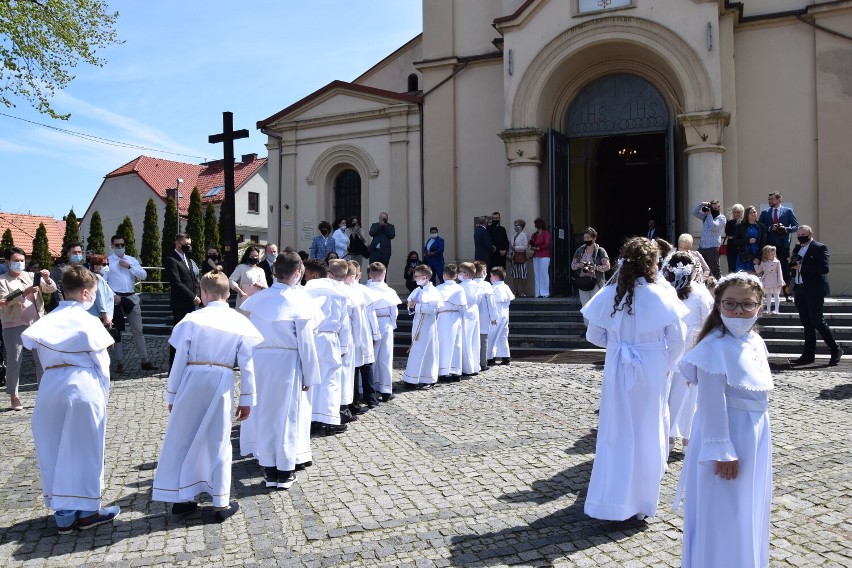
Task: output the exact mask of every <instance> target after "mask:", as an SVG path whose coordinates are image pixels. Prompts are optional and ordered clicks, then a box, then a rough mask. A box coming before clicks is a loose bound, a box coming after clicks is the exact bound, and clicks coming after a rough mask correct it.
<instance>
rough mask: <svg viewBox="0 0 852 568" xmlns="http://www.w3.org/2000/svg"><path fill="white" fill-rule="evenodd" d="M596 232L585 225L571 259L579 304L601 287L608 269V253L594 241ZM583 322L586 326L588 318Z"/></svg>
mask: <svg viewBox="0 0 852 568" xmlns="http://www.w3.org/2000/svg"><path fill="white" fill-rule="evenodd" d="M597 239H598V232H597V231H596V230H594V229H593V228H592V227H586V230H585V231H583V244H582V246H580V248H578V249H577V250H576V252H575V253H574V258H573V260H572V261H571V270H573V271H574V278H573V283H574V287H575V288H577V293H578V294H579V296H580V305H581V306H585V305H586V303H588V301H589V300H591V299H592V296H594V295H595V294H597V292H598V290H600V289H601V288H603V285H604V274H605V273H606V272H607V271H608V270H609V267H610V266H609V255H607V253H606V251H605V250H604V249H603V247H602V246H600V245H598V244H597V243H596V242H595V241H597ZM583 323H584V324H585V325H586V326H587V327H588V325H589V320H587V319H586V318H585V317H584V318H583ZM580 337H584V338H585V337H586V331H585V330H583V332H582V333H580Z"/></svg>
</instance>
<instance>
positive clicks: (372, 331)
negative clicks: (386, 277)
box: [344, 260, 381, 416]
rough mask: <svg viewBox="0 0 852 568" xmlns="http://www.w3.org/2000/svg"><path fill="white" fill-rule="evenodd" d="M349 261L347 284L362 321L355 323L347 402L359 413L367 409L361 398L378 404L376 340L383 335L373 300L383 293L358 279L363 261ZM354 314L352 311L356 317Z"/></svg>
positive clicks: (367, 402) (353, 410) (373, 404)
mask: <svg viewBox="0 0 852 568" xmlns="http://www.w3.org/2000/svg"><path fill="white" fill-rule="evenodd" d="M347 262H348V264H349V271H348V272H347V275H346V286H347V287H348V289H349V292H350V294H352V296H353V297H354V299H355V302H356V304H357V305H358V310H357V317H358V320H359V321H358V326H357V327H355V326H353V332H354V330H355V329H357V330H358V340H357V341H356V342H355V349H353V350H352V352H353V356H354V361H353V365H354V370H353V374H352V385H351V386H352V398H351V399H349V400H348V402H346V401H344V402H346V404H348V408H349V412H350V413H351V414H352V415H353V416H357V415H358V414H362V413H363V412H366V410H367V409H365V408H364V407H363V406H361V402H364V403H365V404H366V405H367V408H375V406H376V405H377V404H378V403H379V401H378V399H377V398H376V391H375V389H374V388H373V363H374V362H375V360H376V355H375V350H374V349H373V344H374V343H375V342H376V341H378V340H379V337H381V335H380V333H379V322H378V318H376V313H375V310H373V304H375V303H376V302H377V301H378V300H379V298H380V297H379V296H377V295H374V294H373V293H372V292H370V290H368V289H367V287H366V286H364V285H363V284H361V283H360V282H359V280H361V265H360V264H358V263H357V262H355V261H354V260H349V261H347ZM355 315H356V314H353V317H355Z"/></svg>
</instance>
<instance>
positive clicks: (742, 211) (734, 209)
mask: <svg viewBox="0 0 852 568" xmlns="http://www.w3.org/2000/svg"><path fill="white" fill-rule="evenodd" d="M736 213H739V214H740V215H744V214H745V207H743V206H742V204H741V203H735V204H734V206H733V207H731V217H734V216H735V214H736Z"/></svg>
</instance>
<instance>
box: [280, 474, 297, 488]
mask: <svg viewBox="0 0 852 568" xmlns="http://www.w3.org/2000/svg"><path fill="white" fill-rule="evenodd" d="M294 483H296V472H294V471H281V470H279V471H278V489H290V488H291V487H293V484H294Z"/></svg>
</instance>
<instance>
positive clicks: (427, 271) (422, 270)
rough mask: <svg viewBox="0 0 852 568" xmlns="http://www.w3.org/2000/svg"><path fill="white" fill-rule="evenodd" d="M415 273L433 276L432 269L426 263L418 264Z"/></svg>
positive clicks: (428, 276)
mask: <svg viewBox="0 0 852 568" xmlns="http://www.w3.org/2000/svg"><path fill="white" fill-rule="evenodd" d="M414 274H422V275H423V276H425V277H427V278H432V269H431V268H429V266H428V265H426V264H418V265H417V266H415V267H414Z"/></svg>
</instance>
